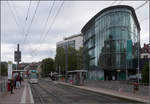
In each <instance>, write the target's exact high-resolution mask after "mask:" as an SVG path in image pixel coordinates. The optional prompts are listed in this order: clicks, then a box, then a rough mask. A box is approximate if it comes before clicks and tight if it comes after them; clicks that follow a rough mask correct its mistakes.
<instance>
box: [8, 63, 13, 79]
mask: <svg viewBox="0 0 150 104" xmlns="http://www.w3.org/2000/svg"><path fill="white" fill-rule="evenodd" d="M8 79H12V62H11V61H8Z"/></svg>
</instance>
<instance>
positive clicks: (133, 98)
mask: <svg viewBox="0 0 150 104" xmlns="http://www.w3.org/2000/svg"><path fill="white" fill-rule="evenodd" d="M54 83H59V84H63V85H68V86H71V87H75V88H80V89H83V90H88V91H93V92H96V93H101V94H105V95H110V96H113V97H117V98H122V99H127V100H132V101H137V102H139V103H147V104H150V101H149V100H144V99H141V98H135V97H131V96H126V95H120V94H114V93H110V92H104V91H101V90H96V89H91V88H88V87H82V86H75V85H70V84H68V83H65V82H56V81H55V82H54Z"/></svg>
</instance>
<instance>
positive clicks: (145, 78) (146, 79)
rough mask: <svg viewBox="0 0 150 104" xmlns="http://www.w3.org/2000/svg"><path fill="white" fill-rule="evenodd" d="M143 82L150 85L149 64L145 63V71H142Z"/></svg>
mask: <svg viewBox="0 0 150 104" xmlns="http://www.w3.org/2000/svg"><path fill="white" fill-rule="evenodd" d="M142 82H143V83H149V63H145V65H144V69H143V70H142Z"/></svg>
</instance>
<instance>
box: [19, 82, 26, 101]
mask: <svg viewBox="0 0 150 104" xmlns="http://www.w3.org/2000/svg"><path fill="white" fill-rule="evenodd" d="M26 92H27V86H26V82H25V88H24V90H23V94H22V97H21V102H20V103H21V104H25V103H26Z"/></svg>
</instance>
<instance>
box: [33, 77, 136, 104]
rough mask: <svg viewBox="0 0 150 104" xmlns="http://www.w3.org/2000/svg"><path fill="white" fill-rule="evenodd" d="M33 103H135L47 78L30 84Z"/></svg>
mask: <svg viewBox="0 0 150 104" xmlns="http://www.w3.org/2000/svg"><path fill="white" fill-rule="evenodd" d="M31 91H32V94H33V98H34V102H35V104H46V103H48V104H104V103H111V104H112V103H114V104H116V103H131V104H133V103H137V102H133V101H129V100H125V99H120V98H115V97H112V96H107V95H104V94H99V93H95V92H91V91H87V90H82V89H78V88H74V87H70V86H67V85H62V84H58V83H57V84H56V83H54V82H52V81H48V80H44V79H42V80H39V83H38V84H31Z"/></svg>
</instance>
